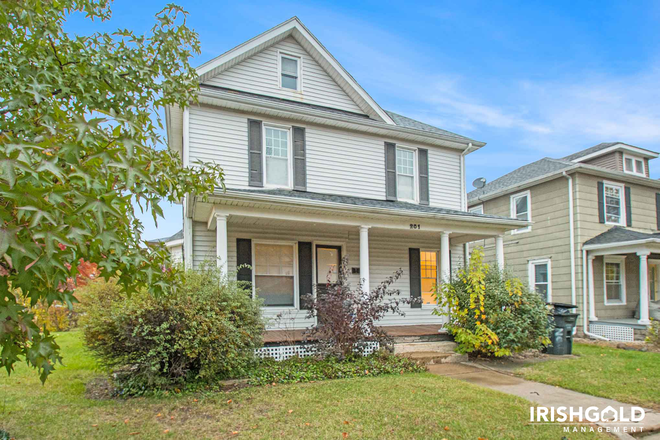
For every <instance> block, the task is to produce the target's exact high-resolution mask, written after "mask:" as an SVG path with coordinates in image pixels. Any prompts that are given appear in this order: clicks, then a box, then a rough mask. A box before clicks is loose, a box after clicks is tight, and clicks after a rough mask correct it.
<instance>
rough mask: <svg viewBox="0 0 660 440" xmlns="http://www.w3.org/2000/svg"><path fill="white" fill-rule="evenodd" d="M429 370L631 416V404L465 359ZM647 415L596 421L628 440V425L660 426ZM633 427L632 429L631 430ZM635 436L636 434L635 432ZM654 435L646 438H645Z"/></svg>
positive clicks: (535, 398)
mask: <svg viewBox="0 0 660 440" xmlns="http://www.w3.org/2000/svg"><path fill="white" fill-rule="evenodd" d="M428 369H429V371H430V372H431V373H433V374H438V375H441V376H447V377H451V378H454V379H459V380H464V381H466V382H470V383H473V384H475V385H479V386H482V387H485V388H490V389H493V390H497V391H501V392H503V393H507V394H512V395H514V396H518V397H522V398H524V399H527V400H529V401H531V402H534V403H536V404H538V406H544V407H548V408H549V407H555V408H556V407H560V406H564V407H573V408H575V409H577V408H578V407H582V408H583V409H586V408H588V407H592V406H595V407H597V408H599V412H600V411H601V410H603V409H605V408H607V407H608V406H611V407H613V408H615V409H616V410H617V411H618V410H619V408H620V407H623V408H624V415H625V417H628V418H629V416H630V408H631V407H632V406H634V405H629V404H626V403H621V402H617V401H616V400H611V399H605V398H602V397H594V396H590V395H588V394H583V393H578V392H576V391H571V390H566V389H564V388H559V387H556V386H552V385H546V384H543V383H538V382H532V381H529V380H525V379H521V378H519V377H515V376H513V375H511V374H508V373H504V372H500V371H495V370H493V369H490V368H486V367H482V366H480V365H477V364H473V363H469V362H465V363H460V364H435V365H429V366H428ZM645 410H646V415H645V417H644V420H642V421H641V422H625V423H599V424H598V425H599V426H602V427H604V428H605V427H609V428H610V429H611V428H614V427H618V428H619V430H620V431H621V432H620V433H617V432H616V431H615V430H612V431H610V432H612V433H613V434H615V435H616V436H617V437H619V438H623V439H631V438H633V437H631V436H630V435H628V434H625V433H623V431H624V429H623V427H624V426H625V427H627V428H628V429H627V432H636V433H640V432H649V431H652V430H657V429H660V414H658V413H656V412H653V411H652V410H650V409H646V408H645ZM632 428H635V431H633V430H632ZM635 435H638V434H635ZM651 438H655V435H653V436H652V437H645V439H651Z"/></svg>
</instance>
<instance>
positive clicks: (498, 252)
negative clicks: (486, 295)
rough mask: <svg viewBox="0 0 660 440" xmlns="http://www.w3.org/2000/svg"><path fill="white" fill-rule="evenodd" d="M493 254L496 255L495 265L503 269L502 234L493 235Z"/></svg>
mask: <svg viewBox="0 0 660 440" xmlns="http://www.w3.org/2000/svg"><path fill="white" fill-rule="evenodd" d="M495 256H496V257H497V266H498V267H499V268H500V270H502V269H504V236H503V235H498V236H497V237H495Z"/></svg>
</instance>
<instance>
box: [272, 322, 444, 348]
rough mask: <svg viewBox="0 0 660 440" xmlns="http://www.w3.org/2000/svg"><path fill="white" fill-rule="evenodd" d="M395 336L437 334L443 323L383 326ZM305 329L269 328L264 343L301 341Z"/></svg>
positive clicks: (388, 332)
mask: <svg viewBox="0 0 660 440" xmlns="http://www.w3.org/2000/svg"><path fill="white" fill-rule="evenodd" d="M383 328H384V329H385V331H386V332H387V334H388V335H390V336H392V337H393V338H399V337H409V336H435V335H438V334H439V333H440V332H441V330H442V324H426V325H392V326H385V327H383ZM303 333H304V330H268V331H266V332H264V343H265V344H273V343H282V342H300V341H302V340H303Z"/></svg>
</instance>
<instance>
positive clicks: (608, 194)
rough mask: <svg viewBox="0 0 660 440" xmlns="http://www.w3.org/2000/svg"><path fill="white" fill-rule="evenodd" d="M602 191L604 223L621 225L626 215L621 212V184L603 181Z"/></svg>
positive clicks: (622, 207) (622, 205) (622, 204)
mask: <svg viewBox="0 0 660 440" xmlns="http://www.w3.org/2000/svg"><path fill="white" fill-rule="evenodd" d="M603 192H604V196H605V197H604V198H603V203H604V204H605V207H604V208H605V209H604V211H605V223H607V224H613V225H623V224H624V221H625V217H626V216H625V215H624V212H623V209H624V203H623V185H619V184H615V183H607V182H605V183H603Z"/></svg>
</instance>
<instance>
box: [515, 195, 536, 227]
mask: <svg viewBox="0 0 660 440" xmlns="http://www.w3.org/2000/svg"><path fill="white" fill-rule="evenodd" d="M511 217H512V218H515V219H518V220H525V221H531V220H532V206H531V194H530V192H529V191H525V192H522V193H518V194H514V195H512V196H511ZM531 230H532V227H531V226H525V227H524V228H520V229H516V230H515V231H512V232H511V233H512V234H519V233H521V232H527V231H531Z"/></svg>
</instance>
